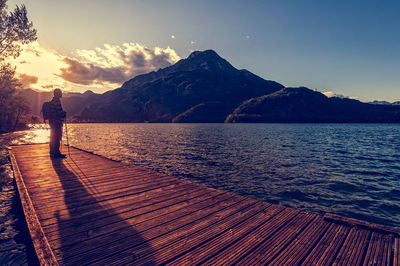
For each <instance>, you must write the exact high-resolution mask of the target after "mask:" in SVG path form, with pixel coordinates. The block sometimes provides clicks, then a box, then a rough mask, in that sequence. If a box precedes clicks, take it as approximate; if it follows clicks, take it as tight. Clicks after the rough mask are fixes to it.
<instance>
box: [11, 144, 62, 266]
mask: <svg viewBox="0 0 400 266" xmlns="http://www.w3.org/2000/svg"><path fill="white" fill-rule="evenodd" d="M9 153H10V158H11V165H12V168H13V171H14V177H15V182H16V184H17V187H18V193H19V196H20V199H21V204H22V209H23V211H24V215H25V220H26V223H27V225H28V229H29V232H30V235H31V239H32V242H33V246H34V247H35V251H36V255H37V258H38V261H39V263H40V264H41V265H59V264H58V261H57V259H56V257H55V256H54V253H53V251H52V249H51V247H50V245H49V243H48V242H47V238H46V236H45V234H44V232H43V229H42V226H41V225H40V222H39V220H38V218H37V216H36V213H35V209H34V208H33V204H32V201H31V199H30V197H29V194H28V191H27V189H26V187H25V184H24V181H23V178H22V175H21V172H20V171H19V168H18V164H17V161H16V159H15V157H14V154H13V152H12V151H10V152H9Z"/></svg>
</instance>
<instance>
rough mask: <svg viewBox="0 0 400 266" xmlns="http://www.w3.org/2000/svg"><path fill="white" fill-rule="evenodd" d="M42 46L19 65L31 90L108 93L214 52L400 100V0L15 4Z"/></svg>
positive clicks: (256, 69) (277, 73)
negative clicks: (184, 60)
mask: <svg viewBox="0 0 400 266" xmlns="http://www.w3.org/2000/svg"><path fill="white" fill-rule="evenodd" d="M17 4H18V5H20V4H25V5H26V7H27V9H28V16H29V18H30V20H31V21H32V22H33V23H34V26H35V28H36V29H37V31H38V40H37V42H35V43H33V44H31V45H30V46H29V47H27V48H26V49H25V50H24V52H23V54H22V55H21V56H20V57H19V58H18V59H17V60H16V61H15V64H16V66H17V72H19V73H20V76H21V79H22V81H23V83H24V84H25V85H26V86H30V87H32V88H35V89H41V90H51V89H53V88H55V87H62V88H63V89H65V90H70V91H79V92H83V91H86V90H88V89H90V90H93V91H95V92H104V91H106V90H110V89H115V88H118V87H120V86H121V85H122V83H123V82H124V81H126V80H129V79H131V78H133V77H134V76H135V75H138V74H143V73H147V72H149V71H152V70H157V69H158V68H161V67H166V66H168V65H170V64H173V63H175V62H177V61H178V60H179V59H181V58H185V57H187V56H188V55H189V54H190V53H191V52H192V51H195V50H206V49H213V50H215V51H216V52H217V53H218V54H219V55H220V56H221V57H223V58H225V59H227V60H228V61H229V62H230V63H232V64H233V66H235V67H236V68H238V69H248V70H249V71H251V72H253V73H255V74H257V75H259V76H261V77H262V78H264V79H268V80H274V81H277V82H279V83H281V84H283V85H284V86H287V87H294V86H306V87H308V88H310V89H316V90H318V91H321V92H330V95H344V96H346V97H351V98H356V99H359V100H362V101H372V100H386V101H391V102H393V101H399V100H400V85H399V84H400V31H399V29H400V16H399V15H398V14H399V13H400V1H391V0H386V1H370V0H364V1H349V0H347V1H342V0H336V1H331V0H325V1H320V0H302V1H298V0H292V1H290V0H282V1H267V0H265V1H261V0H259V1H256V0H247V1H236V0H231V1H225V0H219V1H209V0H204V1H200V0H197V1H192V0H181V1H178V0H169V1H165V0H163V1H162V0H159V1H155V0H146V1H145V0H141V1H135V0H113V1H109V0H96V1H95V0H85V1H80V0H69V1H54V0H34V1H33V0H29V1H28V0H9V1H8V6H9V9H12V8H13V7H14V6H15V5H17Z"/></svg>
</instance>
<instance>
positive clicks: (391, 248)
mask: <svg viewBox="0 0 400 266" xmlns="http://www.w3.org/2000/svg"><path fill="white" fill-rule="evenodd" d="M10 157H11V160H12V165H13V170H14V175H15V179H16V183H17V187H18V190H19V195H20V199H21V203H22V206H23V209H24V214H25V217H26V220H27V224H28V227H29V230H30V232H31V237H32V241H33V244H34V246H35V249H36V252H37V255H38V258H39V261H40V263H41V264H42V265H46V264H47V265H57V264H60V265H64V264H65V265H86V264H91V265H122V264H134V265H143V264H148V265H150V264H153V265H154V264H155V265H159V264H170V265H188V264H189V265H190V264H206V265H220V264H224V265H228V264H240V265H260V264H263V265H265V264H271V265H331V264H337V265H361V264H363V265H399V261H400V240H399V239H400V231H399V230H398V229H395V228H388V227H383V226H379V225H376V224H371V223H367V222H364V221H359V220H354V219H349V218H345V217H341V216H337V215H331V214H326V215H325V216H324V217H321V216H318V215H315V214H310V213H306V212H301V211H298V210H294V209H289V208H284V207H282V206H278V205H273V204H269V203H266V202H261V201H257V200H253V199H249V198H245V197H242V196H238V195H234V194H232V193H228V192H224V191H220V190H216V189H212V188H207V187H205V186H202V185H199V184H195V183H191V182H188V181H184V180H180V179H176V178H173V177H169V176H165V175H163V174H160V173H156V172H154V171H151V170H147V169H144V168H142V167H138V166H134V165H129V164H126V163H121V162H117V161H113V160H110V159H107V158H104V157H102V156H98V155H94V154H92V153H89V152H86V151H83V150H80V149H77V148H73V147H71V149H70V156H68V158H67V159H51V158H50V157H49V150H48V145H47V144H34V145H20V146H13V147H12V148H11V150H10Z"/></svg>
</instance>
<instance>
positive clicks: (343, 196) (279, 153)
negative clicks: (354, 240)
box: [18, 124, 400, 227]
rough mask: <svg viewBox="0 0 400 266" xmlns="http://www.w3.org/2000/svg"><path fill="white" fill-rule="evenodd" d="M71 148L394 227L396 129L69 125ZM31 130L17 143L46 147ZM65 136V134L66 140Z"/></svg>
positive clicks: (399, 215)
mask: <svg viewBox="0 0 400 266" xmlns="http://www.w3.org/2000/svg"><path fill="white" fill-rule="evenodd" d="M68 130H69V134H68V135H69V142H70V144H71V145H73V146H76V147H79V148H83V149H86V150H89V151H92V152H95V153H97V154H101V155H104V156H106V157H109V158H113V159H118V160H122V161H125V162H128V163H132V164H135V165H141V166H143V167H146V168H149V169H153V170H156V171H158V172H161V173H165V174H168V175H172V176H175V177H178V178H182V179H187V180H191V181H194V182H197V183H201V184H204V185H206V186H209V187H213V188H218V189H223V190H226V191H230V192H234V193H237V194H240V195H244V196H247V197H251V198H255V199H258V200H263V201H267V202H272V203H277V204H281V205H284V206H287V207H293V208H296V209H301V210H306V211H309V212H313V213H318V214H324V213H325V212H331V213H336V214H339V215H344V216H347V217H352V218H357V219H362V220H367V221H371V222H375V223H380V224H384V225H389V226H397V227H400V125H389V124H74V125H69V126H68ZM48 135H49V130H48V129H46V128H38V129H33V130H31V131H29V132H27V133H26V135H25V137H23V138H20V139H19V140H18V142H19V143H32V142H36V143H39V142H47V141H48ZM64 139H65V137H64Z"/></svg>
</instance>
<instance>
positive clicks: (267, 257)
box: [238, 212, 316, 265]
mask: <svg viewBox="0 0 400 266" xmlns="http://www.w3.org/2000/svg"><path fill="white" fill-rule="evenodd" d="M315 218H316V215H315V214H310V213H304V212H302V213H300V214H299V215H297V216H296V217H295V218H294V219H293V220H291V221H290V222H289V223H288V224H286V225H285V226H284V227H282V228H281V229H280V230H279V231H278V232H277V233H276V234H274V235H273V236H272V237H271V238H268V239H266V240H265V241H263V242H262V243H261V244H260V245H258V246H257V247H255V249H253V250H252V252H251V253H248V254H246V255H245V256H244V257H242V258H240V259H239V261H238V263H240V264H246V265H253V264H256V265H259V264H263V265H264V264H267V263H269V262H270V261H271V260H272V259H273V258H274V257H275V256H277V255H278V254H279V252H282V250H283V249H284V248H285V246H287V245H288V244H289V243H290V242H291V241H292V240H293V239H294V238H295V237H296V236H297V235H298V234H299V233H300V232H302V230H303V229H304V228H305V227H306V226H307V225H308V224H309V223H310V222H311V221H312V220H314V219H315Z"/></svg>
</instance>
